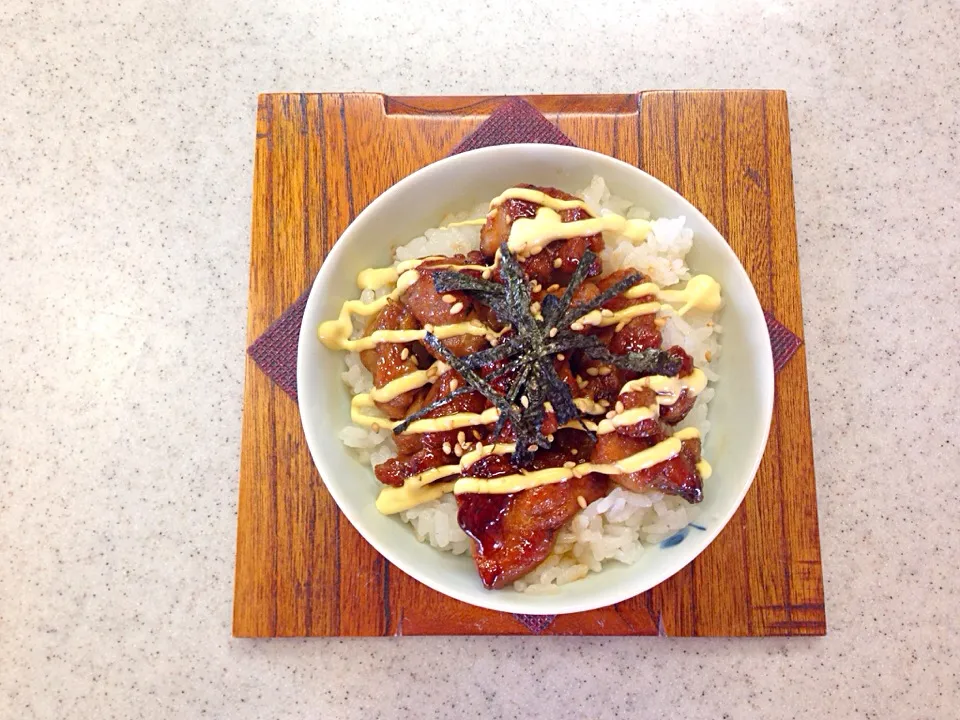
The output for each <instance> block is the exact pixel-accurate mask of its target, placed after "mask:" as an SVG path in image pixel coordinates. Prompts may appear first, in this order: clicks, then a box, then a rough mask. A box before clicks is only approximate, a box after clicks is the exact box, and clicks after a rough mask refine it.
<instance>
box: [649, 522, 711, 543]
mask: <svg viewBox="0 0 960 720" xmlns="http://www.w3.org/2000/svg"><path fill="white" fill-rule="evenodd" d="M690 528H696V529H697V530H706V528H705V527H703V525H697V524H696V523H687V525H686V527H682V528H680V529H679V530H677V531H676V532H675V533H674V534H673V535H671V536H670V537H668V538H664V539H663V540H661V541H660V547H662V548H663V549H667V548H672V547H675V546H677V545H679V544H680V543H682V542H683V541H684V540H686V538H687V535H689V534H690Z"/></svg>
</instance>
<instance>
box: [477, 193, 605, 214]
mask: <svg viewBox="0 0 960 720" xmlns="http://www.w3.org/2000/svg"><path fill="white" fill-rule="evenodd" d="M507 200H526V201H527V202H532V203H535V204H537V205H543V206H544V207H548V208H550V209H551V210H575V209H577V208H581V209H583V210H586V211H587V212H589V211H590V208H588V207H587V204H586V203H585V202H584V201H583V200H561V199H560V198H555V197H552V196H551V195H547V194H546V193H545V192H540V191H539V190H534V189H533V188H521V187H514V188H510V189H509V190H504V191H503V192H502V193H501V194H499V195H497V197H495V198H494V199H493V200H491V201H490V209H491V210H493V209H494V208H497V207H499V206H500V205H502V204H503V203H504V202H506V201H507ZM591 214H593V213H591Z"/></svg>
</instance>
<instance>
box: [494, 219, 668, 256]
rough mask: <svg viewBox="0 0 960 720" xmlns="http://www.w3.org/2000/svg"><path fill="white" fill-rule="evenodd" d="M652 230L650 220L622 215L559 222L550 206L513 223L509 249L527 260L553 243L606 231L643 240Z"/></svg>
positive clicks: (508, 243) (508, 240) (508, 239)
mask: <svg viewBox="0 0 960 720" xmlns="http://www.w3.org/2000/svg"><path fill="white" fill-rule="evenodd" d="M650 227H651V226H650V223H649V222H648V221H647V220H640V219H635V220H628V219H627V218H625V217H622V216H620V215H604V216H602V217H598V218H590V219H589V220H575V221H573V222H568V223H565V222H563V220H561V219H560V215H559V213H557V212H555V211H554V210H551V209H550V208H548V207H541V208H540V209H539V210H537V215H536V217H533V218H519V219H517V220H514V221H513V225H511V226H510V237H508V238H507V247H508V248H509V249H510V251H511V252H513V253H514V254H516V255H518V256H520V257H527V256H530V255H536V254H537V253H539V252H540V251H541V250H543V249H544V248H545V247H546V246H547V245H549V244H550V243H552V242H553V241H554V240H567V239H569V238H575V237H581V236H586V235H596V234H597V233H599V232H604V231H611V232H617V233H620V234H621V235H626V236H627V237H629V238H630V239H631V240H643V239H644V238H646V237H647V235H648V234H649V233H650Z"/></svg>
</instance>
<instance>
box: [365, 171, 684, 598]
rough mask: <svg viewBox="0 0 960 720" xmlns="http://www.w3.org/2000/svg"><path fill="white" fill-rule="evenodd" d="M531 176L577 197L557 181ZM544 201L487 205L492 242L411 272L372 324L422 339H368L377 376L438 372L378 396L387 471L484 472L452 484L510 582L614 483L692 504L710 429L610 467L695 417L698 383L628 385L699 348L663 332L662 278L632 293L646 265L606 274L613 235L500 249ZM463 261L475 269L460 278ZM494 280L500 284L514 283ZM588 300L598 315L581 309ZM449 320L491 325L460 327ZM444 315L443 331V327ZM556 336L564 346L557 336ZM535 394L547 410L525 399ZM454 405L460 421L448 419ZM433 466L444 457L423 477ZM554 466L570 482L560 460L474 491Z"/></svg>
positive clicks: (680, 373)
mask: <svg viewBox="0 0 960 720" xmlns="http://www.w3.org/2000/svg"><path fill="white" fill-rule="evenodd" d="M520 187H522V188H527V189H533V190H538V191H541V192H543V193H545V194H546V195H548V196H550V197H552V198H557V199H562V200H574V199H576V198H574V196H572V195H569V194H567V193H565V192H563V191H560V190H557V189H555V188H549V187H546V188H538V187H534V186H531V185H524V186H520ZM540 209H541V206H539V205H537V204H536V203H533V202H529V201H527V200H523V199H516V198H511V199H506V200H504V201H503V202H502V203H501V204H499V205H498V206H497V207H496V208H495V209H494V210H493V211H492V212H491V213H490V214H489V215H488V216H487V219H486V222H485V224H484V225H483V227H482V229H481V233H480V237H481V249H480V252H473V253H470V254H469V255H466V256H464V255H456V256H453V257H443V258H433V257H432V258H427V259H425V260H424V261H423V262H422V263H421V264H420V265H419V266H418V267H417V278H416V280H415V282H413V283H412V284H411V285H409V286H408V287H406V288H405V290H403V291H402V292H398V293H397V294H396V295H395V296H392V297H395V299H391V300H390V301H388V302H387V303H386V304H385V306H384V307H383V309H382V310H381V311H380V313H378V314H377V315H376V316H375V317H373V318H371V320H370V322H369V323H368V325H367V329H366V332H367V334H368V335H369V334H371V333H375V332H379V331H383V330H418V329H419V330H423V331H424V332H423V334H422V336H421V337H422V339H421V340H418V341H414V342H407V343H396V342H387V341H383V342H378V343H377V344H376V346H375V347H374V348H373V349H371V350H366V351H364V352H363V353H362V354H361V360H362V362H363V364H364V365H365V366H366V367H367V369H369V370H370V371H371V373H372V374H373V381H374V385H375V387H376V388H383V387H385V386H386V385H387V384H388V383H390V382H393V381H395V380H397V379H398V378H401V377H403V376H405V375H408V374H410V373H415V372H418V371H426V373H427V374H426V380H427V381H428V382H426V384H424V383H423V382H422V381H423V379H424V376H423V375H421V376H419V378H418V381H417V382H418V384H419V385H420V386H419V387H416V388H414V389H412V390H408V391H406V392H402V393H399V394H397V395H396V396H395V397H393V398H390V399H384V398H382V397H381V398H380V399H379V400H378V401H377V402H376V405H377V407H378V408H379V409H380V410H381V411H382V412H383V413H384V415H386V416H387V418H389V419H390V420H398V421H401V422H400V423H399V424H398V425H397V426H396V427H394V440H395V442H396V447H397V456H396V457H394V458H390V459H389V460H386V461H385V462H382V463H380V464H379V465H377V467H376V468H375V472H376V476H377V478H378V479H379V480H380V481H381V482H382V483H383V484H385V485H388V486H390V487H392V488H397V491H396V492H398V493H401V494H404V493H407V492H408V491H409V490H415V489H417V488H418V487H421V486H422V484H423V483H426V482H427V481H428V479H432V478H433V477H434V475H438V474H440V476H441V477H442V478H443V480H444V483H450V485H449V486H447V491H449V487H452V486H453V483H452V481H454V480H456V479H457V478H472V479H471V480H469V481H468V483H467V485H465V487H469V488H470V491H464V492H459V491H458V492H457V494H456V502H457V510H458V512H457V520H458V523H459V525H460V527H461V528H462V529H463V531H464V532H465V533H466V534H467V536H468V537H469V538H470V540H471V548H472V555H473V559H474V561H475V564H476V567H477V570H478V573H479V575H480V578H481V580H482V582H483V584H484V586H486V587H488V588H502V587H504V586H506V585H508V584H510V583H512V582H513V581H515V580H517V579H518V578H521V577H523V576H524V575H526V574H527V573H529V572H530V571H531V570H533V569H534V568H536V567H537V566H538V565H539V564H540V563H541V562H543V561H544V559H546V558H547V557H548V556H549V555H550V553H551V551H552V550H553V548H554V545H555V542H556V536H557V532H558V531H559V530H560V529H561V528H562V527H563V526H564V525H565V524H566V523H567V522H569V520H570V519H571V518H572V517H573V516H574V515H575V514H576V513H578V512H579V511H580V510H581V509H582V508H584V507H586V506H587V505H589V504H590V503H592V502H594V501H596V500H598V499H599V498H602V497H604V496H605V495H606V494H607V493H608V492H610V490H611V489H612V488H613V487H616V486H617V485H619V486H621V487H623V488H626V489H627V490H630V491H634V492H644V491H648V490H657V491H660V492H663V493H667V494H671V495H677V496H679V497H682V498H684V499H685V500H687V501H688V502H691V503H697V502H700V500H701V499H702V497H703V478H702V477H701V475H700V472H699V470H698V464H699V463H700V440H699V438H698V437H697V436H696V435H692V436H691V435H690V434H689V433H687V434H684V435H681V436H680V442H679V448H680V451H679V452H676V449H675V448H676V447H677V445H676V444H671V445H670V446H669V447H665V448H661V453H662V456H663V459H662V460H660V461H657V462H656V464H654V465H652V466H651V467H648V468H646V469H643V470H639V471H636V472H632V473H621V474H611V473H613V472H616V468H611V465H612V464H613V463H615V462H617V461H622V460H625V459H627V458H629V457H631V456H633V455H636V454H637V453H642V452H643V451H645V450H648V449H651V448H654V447H656V446H657V445H658V444H660V443H663V442H664V441H666V440H667V439H668V438H669V437H670V426H671V425H675V424H676V423H678V422H680V421H681V420H683V419H684V417H686V416H687V414H688V413H689V412H690V410H691V409H692V408H693V406H694V404H695V403H696V399H697V398H696V392H697V390H692V391H690V390H688V389H687V387H688V386H687V385H682V386H681V388H682V389H681V390H680V391H679V393H677V395H676V396H675V397H668V398H664V397H662V396H658V395H657V393H656V392H655V391H654V390H653V389H651V388H650V387H646V386H643V385H642V384H641V386H640V387H636V385H633V386H631V387H630V388H625V387H624V386H625V385H626V383H628V382H630V381H632V380H635V379H637V378H640V377H644V376H646V375H669V376H672V377H677V378H681V379H682V378H685V377H689V376H690V375H691V374H692V373H694V372H695V370H694V367H693V360H692V358H691V357H690V355H689V354H687V353H686V352H685V351H684V350H683V349H682V348H681V347H678V346H674V347H670V348H668V349H664V348H662V347H661V346H662V344H663V336H662V334H661V327H662V324H663V322H664V320H661V319H658V316H657V313H656V308H657V305H656V301H657V297H658V296H657V294H656V293H657V288H656V287H655V286H651V287H652V292H651V294H648V295H644V296H642V297H628V296H627V295H626V294H625V293H626V292H627V291H628V290H629V289H630V288H632V287H635V286H636V285H639V284H641V283H646V282H648V278H646V277H644V276H643V275H641V274H639V273H636V272H635V271H633V270H632V269H630V268H625V269H621V270H617V271H615V272H613V273H611V274H609V275H606V276H603V274H602V271H603V268H602V264H601V262H600V258H599V255H598V254H595V253H599V251H600V250H602V249H603V237H602V235H601V234H599V233H597V234H588V235H584V236H579V237H574V238H570V239H559V240H554V241H552V242H549V243H547V244H546V245H545V246H544V247H542V249H539V248H538V249H537V250H539V251H536V250H535V251H532V252H529V253H517V254H516V255H515V256H514V254H513V253H512V252H511V250H510V249H509V248H508V249H507V250H506V251H504V250H502V247H501V246H502V244H503V243H504V242H505V241H507V240H508V238H509V237H510V231H511V228H512V227H513V224H514V223H515V222H517V221H519V220H524V219H532V218H535V217H537V213H538V211H539V210H540ZM558 214H559V216H560V221H561V222H562V223H570V222H578V221H582V220H587V219H589V218H591V217H592V215H591V214H590V213H589V212H588V211H587V210H586V209H583V208H581V207H577V208H564V209H561V210H559V211H558ZM548 215H549V214H548V213H545V214H544V217H547V216H548ZM552 217H553V222H554V223H555V226H556V223H557V220H556V216H555V215H554V216H552ZM587 229H589V228H586V229H585V230H587ZM585 259H586V263H588V264H584V265H583V267H581V263H582V262H583V261H584V260H585ZM491 260H492V262H490V261H491ZM484 263H486V265H484ZM508 263H513V265H512V266H511V265H510V264H508ZM511 267H512V268H513V269H511ZM440 273H443V274H442V275H441V274H440ZM451 273H452V274H454V275H458V274H459V275H462V276H463V277H464V278H465V279H464V280H463V281H462V282H460V281H457V282H460V284H456V283H454V284H453V285H451V284H450V282H451V281H450V275H451ZM511 273H512V274H511ZM511 278H513V279H512V280H511ZM511 282H512V283H513V285H510V283H511ZM484 283H486V284H485V285H484ZM518 283H519V284H518ZM568 286H569V287H570V288H571V290H570V296H569V297H567V295H566V291H567V288H568ZM438 287H441V288H449V287H453V288H454V289H451V290H441V289H438ZM491 288H493V289H491ZM497 288H503V289H502V290H500V291H499V292H501V293H502V296H501V295H497V293H496V292H495V291H496V289H497ZM491 293H493V294H492V295H491ZM601 295H603V297H601ZM497 298H500V299H497ZM637 305H648V307H643V308H636V307H635V306H637ZM550 308H553V309H554V310H556V312H555V313H554V314H551V310H550ZM557 308H560V309H559V310H558V309H557ZM631 308H634V310H631ZM511 313H514V314H513V315H511ZM516 313H520V315H516ZM556 313H560V314H559V315H558V314H556ZM588 313H593V317H594V320H592V321H590V322H583V323H580V322H577V319H578V318H581V317H586V316H587V314H588ZM549 318H552V319H549ZM561 318H566V319H565V320H561ZM620 318H622V319H620ZM598 319H599V322H598V321H597V320H598ZM551 322H552V323H554V327H553V329H550V330H549V332H548V328H547V327H546V325H547V324H548V323H551ZM464 323H470V325H469V327H468V326H465V325H463V324H464ZM558 325H559V326H560V327H558ZM451 326H459V327H461V328H463V329H473V328H476V329H478V330H479V332H477V333H470V332H462V333H461V332H457V334H453V335H452V336H449V335H450V327H451ZM442 327H446V328H447V332H446V333H444V334H443V335H440V334H437V335H436V336H433V335H432V333H433V331H434V330H435V329H436V328H442ZM538 333H542V336H541V335H538ZM534 336H536V337H534ZM553 343H559V345H557V347H560V345H562V347H563V348H564V349H563V350H559V349H551V348H553V345H552V344H553ZM599 350H602V351H603V352H599ZM501 351H503V352H501ZM538 353H539V354H538ZM645 362H649V363H653V364H652V365H645V364H644V363H645ZM435 363H436V364H435ZM428 368H429V370H428ZM697 372H699V371H697ZM700 377H701V378H702V376H700ZM694 386H696V384H695V383H694ZM660 392H663V391H660ZM537 398H539V400H537ZM671 400H672V402H671ZM538 402H539V403H540V404H539V405H537V404H536V403H538ZM531 407H534V409H536V408H539V410H538V411H530V412H528V411H529V410H530V408H531ZM571 408H572V409H571ZM640 408H648V409H649V410H639V409H640ZM488 411H491V412H492V413H494V414H491V412H488ZM454 415H455V416H457V417H456V418H452V419H451V422H454V421H455V423H456V424H455V425H454V427H453V429H447V428H448V427H450V424H445V423H442V422H439V421H440V420H441V419H442V418H447V417H449V416H454ZM561 416H563V417H561ZM490 418H493V420H491V419H490ZM604 418H606V419H604ZM431 421H438V422H434V423H433V425H431ZM411 423H416V424H411ZM604 423H606V424H605V425H604ZM589 428H593V429H594V430H595V432H593V431H588V430H589ZM671 452H672V453H674V454H672V455H670V454H669V453H671ZM651 457H658V458H659V457H660V455H658V454H657V453H656V452H654V453H653V454H652V455H651ZM467 458H469V460H468V459H467ZM477 458H479V459H477ZM584 463H590V465H589V466H584ZM577 466H581V469H580V471H578V472H576V473H574V472H573V468H575V467H577ZM435 468H442V469H441V470H440V471H438V473H433V474H429V475H427V476H424V477H420V476H421V475H422V474H423V473H424V472H426V471H428V470H431V469H435ZM548 468H564V470H563V471H562V473H561V475H560V476H559V481H558V476H557V474H555V473H551V474H549V477H550V478H552V479H550V480H549V482H547V481H544V482H541V484H535V485H534V486H533V487H529V488H528V489H524V490H521V491H519V492H513V493H502V492H499V494H498V490H496V489H488V490H485V491H483V492H476V491H474V490H473V488H475V487H477V485H476V484H475V483H478V482H479V483H480V484H479V487H480V488H481V489H483V488H485V487H486V488H489V485H486V486H485V485H484V484H483V483H482V481H483V480H487V479H493V478H504V477H505V476H510V480H513V479H514V478H522V477H523V476H524V475H525V474H528V473H535V472H537V471H539V470H544V469H548ZM537 477H538V478H547V477H548V476H547V475H543V476H537ZM418 478H419V479H418ZM478 479H479V480H478ZM411 480H413V481H414V482H413V484H412V486H411V487H408V484H409V483H408V481H411ZM538 482H540V480H538ZM417 483H420V485H418V484H417ZM507 488H509V485H508V486H507ZM507 488H501V489H507ZM434 497H436V496H434ZM378 506H379V505H378ZM394 512H395V510H394Z"/></svg>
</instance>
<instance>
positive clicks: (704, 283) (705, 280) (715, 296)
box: [659, 275, 721, 315]
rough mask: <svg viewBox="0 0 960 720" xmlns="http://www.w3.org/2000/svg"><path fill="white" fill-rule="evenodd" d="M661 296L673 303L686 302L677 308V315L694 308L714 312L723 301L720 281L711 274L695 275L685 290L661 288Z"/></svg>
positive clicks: (665, 300) (662, 298)
mask: <svg viewBox="0 0 960 720" xmlns="http://www.w3.org/2000/svg"><path fill="white" fill-rule="evenodd" d="M659 297H660V299H661V300H663V301H664V302H668V303H670V304H671V305H673V304H677V303H684V305H683V307H681V308H680V309H679V310H677V315H683V314H685V313H686V312H688V311H689V310H692V309H693V308H697V309H699V310H707V311H708V312H713V311H714V310H717V309H718V308H719V307H720V303H721V300H720V283H718V282H717V281H716V280H714V279H713V278H712V277H710V276H709V275H694V276H693V277H692V278H690V280H689V281H687V286H686V287H685V288H684V289H683V290H661V291H660V293H659Z"/></svg>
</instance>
